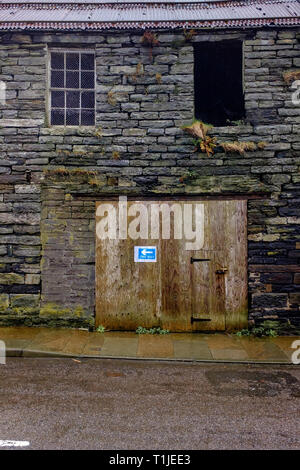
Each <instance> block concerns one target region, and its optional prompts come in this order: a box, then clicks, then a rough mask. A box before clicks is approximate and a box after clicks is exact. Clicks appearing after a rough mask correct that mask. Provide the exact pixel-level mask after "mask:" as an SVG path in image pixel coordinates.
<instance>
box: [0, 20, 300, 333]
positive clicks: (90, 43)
mask: <svg viewBox="0 0 300 470" xmlns="http://www.w3.org/2000/svg"><path fill="white" fill-rule="evenodd" d="M196 33H197V34H195V35H193V36H192V37H188V36H187V35H185V34H183V31H178V32H172V33H170V32H159V31H158V32H157V39H158V41H159V44H158V45H155V46H153V48H152V51H151V50H150V48H149V47H147V45H145V44H143V43H142V41H141V39H142V36H143V32H141V33H138V32H135V33H127V32H122V33H120V32H116V31H110V32H105V33H103V34H99V33H93V32H85V33H74V34H72V33H39V32H32V33H29V32H21V33H19V32H16V33H7V32H2V33H0V80H2V81H3V82H5V83H6V86H7V94H6V104H5V105H4V104H1V106H0V190H1V195H0V198H1V199H0V271H1V272H0V324H1V325H11V324H14V325H20V324H25V325H42V324H45V325H50V326H54V325H61V326H76V327H78V326H85V327H86V326H92V325H93V323H94V305H95V292H94V290H95V287H94V286H95V279H94V267H95V235H94V230H95V226H94V224H95V222H94V220H95V201H97V200H101V199H105V197H107V196H118V195H127V196H128V197H141V196H149V197H158V196H159V197H163V196H168V197H170V196H172V197H179V196H182V195H185V196H187V195H192V196H199V197H214V198H217V197H238V198H242V199H248V266H249V319H250V320H257V319H261V318H270V317H272V318H280V319H281V318H282V319H290V320H291V321H292V322H294V323H300V310H299V304H300V265H299V258H300V228H299V227H300V226H299V222H300V204H299V202H300V173H299V169H300V133H299V131H300V105H299V104H298V105H295V104H293V102H292V93H295V90H294V89H293V88H292V82H287V80H285V79H284V74H285V73H286V72H289V71H294V70H297V69H299V67H300V58H299V56H300V54H299V37H300V33H299V29H298V30H296V28H293V27H290V28H286V29H284V28H273V29H272V28H268V29H261V30H243V31H242V30H231V31H228V30H227V31H221V30H220V31H213V32H205V31H201V30H199V31H196ZM226 39H230V40H242V41H243V45H244V96H245V109H246V116H245V119H244V120H243V122H239V123H235V124H236V125H228V126H226V127H214V128H212V129H211V130H210V131H209V132H210V135H212V136H216V137H217V140H218V142H228V141H230V142H232V141H251V142H255V143H259V142H265V143H266V145H265V146H264V148H261V149H257V150H255V151H253V152H250V151H249V152H246V153H245V154H242V155H241V154H239V153H233V152H225V151H224V150H223V149H222V148H221V147H219V146H218V147H217V148H216V152H215V153H214V155H212V156H207V155H206V154H205V153H197V152H194V144H193V138H192V137H191V136H189V135H187V134H185V133H184V132H183V130H182V129H181V127H182V126H183V125H184V124H189V123H191V121H192V120H193V117H194V52H193V49H194V43H197V42H201V41H221V40H226ZM51 47H56V48H59V47H61V48H65V49H67V50H68V49H76V47H77V48H81V49H82V48H83V49H88V50H92V51H95V54H96V78H97V85H96V126H95V127H53V126H52V127H51V126H49V123H48V117H47V116H48V114H47V109H48V88H47V87H48V77H47V73H48V72H47V70H48V66H47V64H48V60H49V59H48V57H49V50H51ZM203 73H205V70H203Z"/></svg>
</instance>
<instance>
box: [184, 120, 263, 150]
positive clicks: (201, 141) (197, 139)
mask: <svg viewBox="0 0 300 470" xmlns="http://www.w3.org/2000/svg"><path fill="white" fill-rule="evenodd" d="M212 127H213V126H212V125H211V124H205V123H204V122H202V121H198V120H196V119H195V120H194V121H193V122H192V124H189V125H186V126H182V127H181V129H182V130H183V131H184V132H186V133H188V134H190V135H191V136H193V137H194V139H193V143H194V145H195V152H202V153H206V155H207V156H212V155H213V154H214V152H215V148H216V147H220V148H221V149H223V150H224V152H226V153H239V154H240V155H243V154H244V153H245V152H254V151H255V150H263V149H264V148H265V147H266V145H267V143H266V142H251V141H233V142H217V139H216V137H210V136H209V135H208V131H209V129H211V128H212Z"/></svg>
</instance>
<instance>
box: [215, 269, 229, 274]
mask: <svg viewBox="0 0 300 470" xmlns="http://www.w3.org/2000/svg"><path fill="white" fill-rule="evenodd" d="M227 271H228V268H221V269H217V271H216V274H226V273H227Z"/></svg>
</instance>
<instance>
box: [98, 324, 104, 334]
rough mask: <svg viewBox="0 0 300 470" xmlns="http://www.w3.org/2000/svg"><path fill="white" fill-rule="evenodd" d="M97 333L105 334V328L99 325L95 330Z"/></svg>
mask: <svg viewBox="0 0 300 470" xmlns="http://www.w3.org/2000/svg"><path fill="white" fill-rule="evenodd" d="M96 331H97V333H104V332H105V326H103V325H99V326H98V328H96Z"/></svg>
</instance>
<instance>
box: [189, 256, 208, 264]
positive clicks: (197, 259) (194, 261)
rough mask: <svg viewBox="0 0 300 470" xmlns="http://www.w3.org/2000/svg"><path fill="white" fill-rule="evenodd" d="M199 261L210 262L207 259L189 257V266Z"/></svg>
mask: <svg viewBox="0 0 300 470" xmlns="http://www.w3.org/2000/svg"><path fill="white" fill-rule="evenodd" d="M199 261H210V259H209V258H193V257H191V264H193V263H198V262H199Z"/></svg>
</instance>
